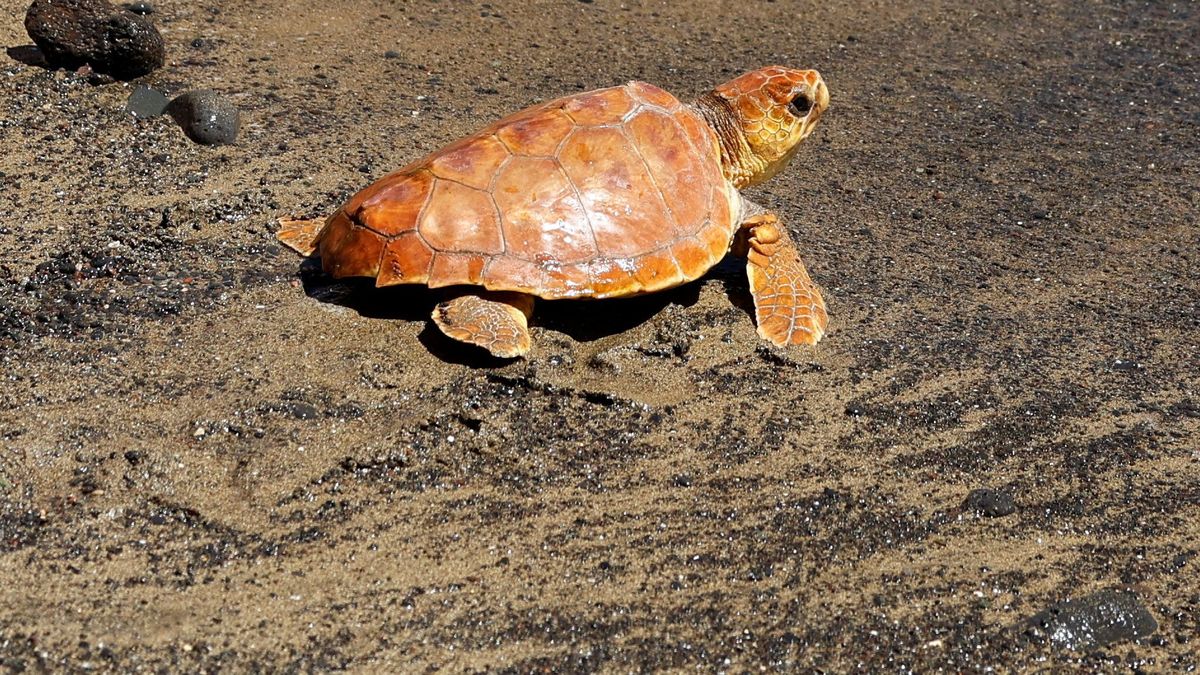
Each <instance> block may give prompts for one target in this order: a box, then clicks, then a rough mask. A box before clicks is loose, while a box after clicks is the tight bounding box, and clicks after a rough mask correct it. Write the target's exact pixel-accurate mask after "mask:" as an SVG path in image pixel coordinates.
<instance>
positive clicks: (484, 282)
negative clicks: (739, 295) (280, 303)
mask: <svg viewBox="0 0 1200 675" xmlns="http://www.w3.org/2000/svg"><path fill="white" fill-rule="evenodd" d="M737 199H738V197H737V193H736V192H735V191H734V190H733V188H731V187H729V186H728V184H727V183H726V181H725V179H724V177H723V175H722V172H721V165H720V150H719V147H718V142H717V138H716V135H715V133H714V132H713V131H712V130H711V129H710V128H709V127H708V125H707V124H706V123H705V122H704V120H703V119H702V118H701V117H700V116H699V114H698V113H696V112H695V111H693V110H691V109H690V108H688V107H687V106H684V105H683V104H681V103H680V102H679V101H678V100H676V99H675V97H674V96H671V95H670V94H668V93H667V92H665V91H663V90H662V89H659V88H657V87H654V86H652V85H649V84H645V83H642V82H631V83H629V84H627V85H625V86H621V87H612V88H609V89H600V90H597V91H592V92H587V93H583V94H578V95H575V96H568V97H565V98H561V99H557V100H554V101H550V102H548V103H544V104H542V105H538V106H535V107H532V108H529V109H527V110H524V111H521V112H519V113H516V114H514V115H511V116H509V117H506V118H504V119H503V120H500V121H499V122H497V123H495V124H493V125H491V126H489V127H487V128H485V129H483V130H482V131H480V132H479V133H477V134H475V135H473V136H471V137H469V138H465V139H463V140H460V141H458V142H456V143H453V144H451V145H449V146H447V147H445V148H443V149H441V150H439V151H437V152H435V153H433V154H432V155H429V156H428V157H426V158H424V159H422V160H419V161H417V162H414V163H413V164H410V165H408V166H406V167H404V168H403V169H401V170H399V171H396V172H394V173H392V174H389V175H387V176H385V177H383V178H381V179H379V180H378V181H376V182H375V183H374V184H372V185H370V186H369V187H367V188H365V189H363V190H362V191H360V192H359V193H358V194H356V195H354V197H352V198H351V199H350V201H348V202H347V203H346V204H345V206H343V207H342V209H340V210H339V211H338V212H337V213H336V214H334V215H333V216H332V217H330V219H329V221H328V222H327V223H326V225H325V227H324V229H323V230H322V232H321V234H320V236H319V239H318V242H317V244H318V249H319V251H320V254H321V258H322V261H323V265H324V267H325V269H326V271H328V272H330V273H331V274H333V275H334V276H338V277H342V276H374V277H375V279H376V285H378V286H388V285H392V284H401V283H423V284H427V285H428V286H430V287H440V286H452V285H458V284H470V285H477V286H483V287H485V288H488V289H491V290H505V291H519V292H523V293H529V294H532V295H536V296H539V297H542V298H550V299H554V298H573V297H614V296H621V295H632V294H636V293H644V292H649V291H656V290H660V289H663V288H669V287H671V286H675V285H678V284H681V283H684V282H687V281H690V280H692V279H696V278H698V277H700V276H701V275H703V274H704V273H705V271H707V270H708V269H709V268H710V267H711V266H712V265H714V264H715V263H716V262H717V261H719V260H720V259H721V258H722V257H723V256H724V255H725V253H726V252H727V251H728V250H729V245H730V241H731V239H732V237H733V233H734V231H735V229H736V222H735V220H736V218H735V213H736V211H737V209H738V202H737Z"/></svg>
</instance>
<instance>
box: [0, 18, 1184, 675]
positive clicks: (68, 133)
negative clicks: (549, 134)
mask: <svg viewBox="0 0 1200 675" xmlns="http://www.w3.org/2000/svg"><path fill="white" fill-rule="evenodd" d="M831 5H832V6H831ZM25 6H26V5H25V3H22V2H15V1H13V0H0V42H3V43H4V44H5V45H6V46H9V47H14V46H21V45H27V44H29V39H28V37H27V36H26V35H25V33H24V29H23V28H22V24H21V21H22V18H23V16H24V11H25ZM154 6H155V8H156V10H157V11H156V13H155V14H153V15H151V18H152V19H153V21H154V23H155V24H156V25H157V26H158V27H159V29H160V30H161V31H162V33H163V36H164V38H165V39H166V41H167V64H166V66H165V67H164V68H163V69H161V70H159V71H157V72H155V73H153V74H151V75H149V76H147V77H145V78H143V79H142V80H140V81H141V82H145V83H147V84H150V85H152V86H155V87H158V88H160V89H163V90H166V91H168V92H170V93H177V92H179V91H182V90H185V89H189V88H200V87H205V88H212V89H216V90H218V91H220V92H222V93H224V94H226V95H227V96H229V97H230V98H231V99H232V100H233V101H234V102H235V103H236V104H237V105H238V106H239V107H240V108H241V111H242V116H243V124H242V131H241V135H240V138H239V141H238V143H237V144H236V145H234V146H226V147H216V148H212V147H202V146H199V145H196V144H193V143H191V142H190V141H188V140H187V139H186V138H185V137H184V136H183V134H182V133H180V130H179V129H178V127H176V126H175V125H174V124H173V123H172V122H171V121H170V120H169V119H168V118H166V117H159V118H154V119H150V120H142V121H138V120H134V119H132V118H131V117H130V116H129V115H128V114H127V113H125V112H124V111H123V106H124V104H125V101H126V99H127V98H128V96H129V94H130V92H131V90H132V86H131V85H128V84H122V83H116V84H106V85H93V84H89V83H88V80H87V78H86V77H84V76H80V75H76V74H73V73H69V72H65V71H50V70H46V69H44V68H40V67H36V66H32V65H27V64H24V63H22V62H20V61H17V60H14V59H12V58H9V57H0V61H2V65H0V145H2V147H3V149H4V152H3V153H0V186H2V189H0V212H2V213H3V214H4V215H3V216H0V355H2V356H0V367H2V369H3V375H4V386H3V388H0V580H3V583H0V665H2V666H3V667H4V668H8V669H13V670H21V669H26V670H31V671H35V672H36V671H40V670H54V671H59V670H62V671H77V670H83V669H87V668H91V669H99V670H119V671H129V670H136V669H145V670H187V671H200V670H205V671H214V670H217V669H224V670H231V671H240V670H248V669H252V668H267V669H271V670H275V669H279V670H326V669H340V668H347V669H351V670H358V671H386V670H391V671H400V670H404V671H410V670H413V671H416V670H436V669H443V670H448V671H463V670H482V669H487V670H511V671H513V672H529V671H539V670H541V671H547V672H586V671H594V670H606V671H629V670H652V669H670V670H675V669H678V670H683V669H693V668H695V667H699V668H701V669H703V670H728V671H731V672H743V671H749V670H758V669H759V668H760V667H763V668H766V669H770V670H773V669H778V668H792V669H801V670H807V669H814V668H816V669H823V670H832V671H850V670H862V671H887V670H904V669H907V668H914V669H918V670H921V671H930V670H933V669H936V668H938V667H942V668H944V669H945V670H950V671H974V670H981V669H983V668H985V667H988V666H992V667H995V668H997V669H998V670H1001V671H1012V670H1032V669H1035V668H1046V667H1049V668H1059V667H1064V666H1069V665H1075V666H1076V667H1082V668H1086V669H1096V670H1113V671H1116V670H1127V669H1129V668H1131V667H1139V668H1142V669H1145V670H1148V671H1180V670H1184V669H1186V668H1188V667H1192V668H1195V667H1196V666H1197V665H1198V664H1197V657H1196V655H1195V654H1196V651H1197V644H1196V640H1197V635H1198V631H1200V618H1198V617H1200V572H1198V571H1197V570H1198V569H1200V559H1198V558H1197V552H1198V550H1200V444H1198V441H1197V439H1198V437H1200V433H1198V432H1200V267H1198V256H1200V253H1198V250H1197V246H1196V242H1197V240H1198V238H1200V228H1198V226H1197V222H1196V216H1197V210H1198V208H1197V207H1198V204H1197V201H1198V200H1197V195H1198V191H1197V189H1196V188H1197V184H1198V181H1200V161H1198V153H1197V141H1198V137H1197V135H1196V133H1195V132H1196V128H1197V125H1200V88H1198V87H1197V81H1198V79H1200V72H1198V69H1197V60H1196V54H1195V49H1196V45H1197V44H1200V12H1198V11H1197V8H1196V7H1195V6H1194V5H1193V4H1191V3H1185V2H1178V3H1172V2H1162V3H1151V4H1149V5H1147V4H1145V3H1133V2H1102V3H1083V2H1068V1H1059V0H1052V1H1051V2H1048V3H1040V4H1036V3H1035V4H1020V5H1018V4H1016V3H991V4H990V6H989V7H986V8H982V9H980V8H968V7H966V6H964V4H963V3H953V2H943V1H941V0H922V1H920V2H905V1H902V2H894V3H859V4H855V5H853V6H841V5H840V4H839V3H816V2H812V3H797V2H784V1H782V0H781V1H779V2H744V3H717V2H694V3H637V2H625V3H616V2H610V1H608V0H597V1H596V2H567V1H563V2H546V3H536V4H535V3H528V4H526V3H508V2H491V3H479V2H458V1H455V2H448V1H447V2H411V3H408V2H406V3H401V4H397V5H393V4H389V3H375V2H363V1H361V0H350V1H348V2H343V3H337V5H336V6H332V7H325V6H314V7H311V8H310V7H304V6H301V5H299V4H296V5H293V4H292V3H283V2H271V1H268V2H265V3H264V2H254V3H251V2H244V1H241V0H238V1H233V2H219V3H218V2H213V3H202V4H188V3H181V2H174V1H171V0H158V1H157V2H155V3H154ZM389 50H392V51H395V52H397V53H398V56H395V57H394V58H388V57H386V56H385V52H387V51H389ZM769 63H784V64H789V65H793V66H797V67H814V68H817V69H819V70H820V71H821V72H822V74H823V75H824V76H825V79H826V81H827V82H828V84H829V87H830V90H831V93H832V107H831V109H830V110H829V111H828V112H827V113H826V115H825V117H824V119H823V121H822V126H821V127H820V128H819V129H818V130H817V132H816V133H815V134H814V135H813V137H812V138H810V139H809V140H808V141H807V142H806V147H804V148H802V150H801V152H800V154H799V155H798V157H797V159H796V161H795V162H793V165H792V166H791V167H790V168H789V169H788V170H787V171H785V172H783V173H782V174H781V175H779V176H777V177H776V178H775V179H773V180H772V181H770V182H769V183H766V184H764V185H763V186H761V187H760V188H755V189H753V190H752V191H751V192H750V196H751V197H752V198H753V199H755V200H756V201H758V202H760V203H762V204H764V205H765V206H768V207H770V208H773V209H775V210H777V211H778V212H779V213H780V214H782V216H783V218H784V221H785V222H786V223H787V224H788V226H789V227H790V228H791V231H792V233H793V236H794V237H795V238H796V239H797V240H798V241H799V242H801V244H802V246H803V255H804V257H805V260H806V261H807V262H808V265H809V269H810V271H811V273H812V275H813V277H814V279H815V280H816V281H817V282H818V283H819V284H821V285H822V286H823V288H824V289H825V291H826V297H827V299H828V301H829V307H830V313H831V316H832V322H831V330H830V332H829V334H828V336H827V337H826V338H825V340H824V341H823V342H821V343H820V345H819V346H817V347H816V348H812V349H803V348H797V349H789V350H776V349H771V348H767V347H766V346H764V344H763V343H762V342H761V341H760V340H759V339H758V337H757V336H756V335H755V330H754V325H753V319H752V316H751V314H750V313H748V311H749V307H750V297H749V294H748V291H747V287H746V281H745V276H744V271H743V266H742V264H741V263H739V262H738V261H736V260H727V261H726V262H725V263H722V265H720V266H719V267H718V268H716V269H715V270H713V272H712V273H711V274H709V275H708V276H707V277H705V278H704V279H703V280H701V281H698V282H696V283H693V284H689V285H687V286H685V287H682V288H679V289H677V290H675V291H672V292H668V293H662V294H657V295H654V296H649V297H646V298H640V299H632V300H616V301H604V302H597V303H571V302H559V303H545V304H543V305H541V306H540V307H539V309H538V311H537V313H536V314H535V317H534V321H533V325H534V329H533V332H534V339H535V342H536V346H535V352H534V354H533V356H532V358H530V359H528V360H524V361H517V362H500V361H493V360H489V359H484V358H481V357H480V356H479V354H477V353H475V352H473V351H471V350H470V349H469V348H464V347H459V346H457V345H455V344H452V343H450V342H448V341H447V340H446V339H444V338H442V337H440V335H439V334H438V333H437V332H436V331H434V330H432V329H430V328H429V327H428V325H427V321H426V320H425V317H427V316H428V313H429V311H430V309H431V308H432V306H433V304H434V302H435V301H436V296H434V295H432V294H430V293H427V292H424V291H420V290H411V289H409V290H405V289H389V290H385V291H377V290H374V289H372V288H370V287H369V285H363V284H353V283H340V282H333V281H332V280H330V279H327V278H324V277H322V276H321V275H320V274H319V273H317V272H316V271H315V270H313V269H312V267H311V265H303V264H302V263H301V261H300V260H299V259H298V258H297V257H296V256H294V255H292V254H291V253H290V252H289V251H286V250H283V249H281V247H279V246H277V245H276V243H275V242H274V238H273V232H274V229H275V224H274V223H275V220H276V219H277V218H278V217H281V216H292V215H316V214H322V213H327V212H328V211H329V210H331V209H333V208H336V207H337V205H339V204H340V203H341V202H342V201H343V200H344V199H345V198H346V197H347V196H348V195H349V194H351V193H352V192H353V191H355V190H356V189H357V188H359V187H361V186H363V185H365V184H366V183H367V182H368V181H370V180H372V179H373V178H376V177H379V176H381V175H383V174H384V173H387V172H388V171H390V170H392V169H394V168H397V167H399V166H401V165H403V164H404V163H407V162H408V161H410V160H412V159H414V158H417V157H419V156H421V155H423V154H425V153H427V152H429V151H432V150H434V149H436V148H437V147H440V146H441V145H443V144H445V143H447V142H449V141H451V140H454V139H455V138H457V137H459V136H461V135H463V134H465V133H469V132H470V131H472V130H473V129H475V128H478V127H480V126H482V125H484V124H486V123H488V122H490V121H491V120H493V119H495V118H497V117H499V116H501V115H504V114H506V113H508V112H512V111H515V110H517V109H519V108H521V107H524V106H526V105H529V104H531V103H534V102H536V101H540V100H545V99H549V98H552V97H556V96H559V95H562V94H566V93H571V92H575V91H582V90H586V89H592V88H596V87H601V86H609V85H612V84H617V83H621V82H624V81H627V80H630V79H641V80H646V81H649V82H653V83H655V84H657V85H659V86H662V87H664V88H666V89H667V90H669V91H672V92H673V93H675V94H676V95H678V96H680V97H681V98H690V97H692V96H694V95H696V94H699V93H701V92H703V91H704V90H705V89H706V88H708V87H710V86H712V85H713V84H716V83H718V82H721V81H724V80H727V79H729V78H731V77H732V76H734V75H735V74H737V73H740V72H742V71H744V70H748V69H751V68H755V67H758V66H761V65H765V64H769ZM985 488H986V489H992V490H996V491H999V493H1001V494H1002V495H1007V496H1009V497H1011V498H1012V502H1013V505H1014V506H1015V509H1013V510H1011V512H1008V511H1009V509H1005V508H1001V509H999V510H998V511H996V513H997V515H993V516H989V515H984V514H982V513H981V512H980V511H981V510H987V509H977V508H974V504H975V502H972V503H970V504H967V503H966V500H967V495H968V494H969V493H971V491H973V490H976V489H985ZM1106 589H1131V590H1132V592H1133V593H1134V594H1135V596H1136V598H1138V601H1139V602H1140V603H1142V605H1143V606H1144V608H1145V610H1147V611H1148V612H1149V613H1150V614H1151V615H1152V616H1153V617H1154V619H1155V620H1156V621H1157V624H1158V628H1157V631H1156V632H1154V633H1153V634H1152V635H1148V636H1143V637H1140V638H1138V639H1137V640H1132V641H1131V640H1119V641H1116V642H1113V643H1112V644H1108V645H1106V646H1102V647H1099V648H1096V649H1088V648H1081V649H1076V650H1072V649H1063V648H1061V647H1058V646H1056V645H1055V644H1054V643H1053V641H1046V640H1043V639H1038V638H1037V637H1036V635H1032V634H1031V631H1030V630H1029V629H1028V624H1027V623H1026V622H1027V620H1028V619H1030V617H1033V616H1034V615H1035V614H1037V613H1038V612H1040V611H1041V610H1043V609H1045V608H1047V607H1050V606H1052V605H1054V604H1055V603H1059V602H1061V601H1063V600H1066V599H1068V598H1079V597H1083V596H1088V595H1089V594H1093V593H1096V592H1099V591H1104V590H1106Z"/></svg>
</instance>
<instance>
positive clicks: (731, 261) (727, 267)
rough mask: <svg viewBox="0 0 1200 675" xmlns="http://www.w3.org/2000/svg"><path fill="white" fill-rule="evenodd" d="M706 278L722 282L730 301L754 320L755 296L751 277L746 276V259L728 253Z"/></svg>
mask: <svg viewBox="0 0 1200 675" xmlns="http://www.w3.org/2000/svg"><path fill="white" fill-rule="evenodd" d="M705 278H711V279H713V280H715V281H716V282H717V283H719V284H721V288H722V289H723V290H724V291H725V295H726V297H728V298H729V302H731V303H733V306H734V307H737V308H738V309H740V310H742V311H743V312H745V313H746V315H747V316H749V317H750V319H751V320H752V321H753V320H754V296H753V295H752V294H751V293H750V279H749V278H747V277H746V259H745V258H738V257H736V256H732V255H727V256H725V257H724V258H723V259H722V260H721V262H719V263H717V264H716V265H713V268H712V269H710V270H709V271H708V274H706V275H705Z"/></svg>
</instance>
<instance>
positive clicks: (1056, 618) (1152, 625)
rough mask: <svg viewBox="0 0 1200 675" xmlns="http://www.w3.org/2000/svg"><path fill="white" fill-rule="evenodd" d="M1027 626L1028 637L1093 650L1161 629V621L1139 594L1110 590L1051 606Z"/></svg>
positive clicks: (1080, 649)
mask: <svg viewBox="0 0 1200 675" xmlns="http://www.w3.org/2000/svg"><path fill="white" fill-rule="evenodd" d="M1027 624H1028V628H1027V629H1026V631H1025V634H1026V635H1027V636H1029V637H1032V638H1034V639H1037V640H1049V642H1050V643H1051V644H1052V645H1054V646H1055V647H1058V648H1059V649H1068V650H1073V651H1090V650H1093V649H1096V648H1099V647H1103V646H1105V645H1109V644H1112V643H1114V642H1119V641H1121V640H1133V639H1136V638H1139V637H1145V636H1147V635H1150V634H1152V633H1154V631H1156V630H1158V622H1157V621H1155V620H1154V617H1153V616H1151V615H1150V611H1149V610H1147V609H1146V606H1145V605H1144V604H1142V601H1141V599H1140V598H1139V597H1138V596H1137V594H1136V593H1134V592H1133V591H1130V590H1124V589H1107V590H1103V591H1100V592H1099V593H1093V594H1091V595H1088V596H1085V597H1082V598H1077V599H1073V600H1067V601H1066V602H1062V603H1059V604H1057V605H1052V606H1050V607H1048V608H1046V609H1044V610H1042V611H1041V612H1038V613H1037V614H1035V615H1034V616H1033V617H1031V618H1030V619H1029V620H1028V622H1027Z"/></svg>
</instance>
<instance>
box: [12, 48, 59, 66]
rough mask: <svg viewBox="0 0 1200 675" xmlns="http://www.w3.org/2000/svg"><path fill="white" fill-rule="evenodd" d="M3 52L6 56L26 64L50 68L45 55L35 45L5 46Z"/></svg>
mask: <svg viewBox="0 0 1200 675" xmlns="http://www.w3.org/2000/svg"><path fill="white" fill-rule="evenodd" d="M4 52H5V53H6V54H8V58H10V59H12V60H13V61H19V62H20V63H24V64H25V65H27V66H36V67H38V68H46V69H52V68H51V66H50V63H49V62H48V61H46V55H45V54H43V53H42V50H40V49H38V47H37V45H19V46H16V47H6V48H5V49H4Z"/></svg>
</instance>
